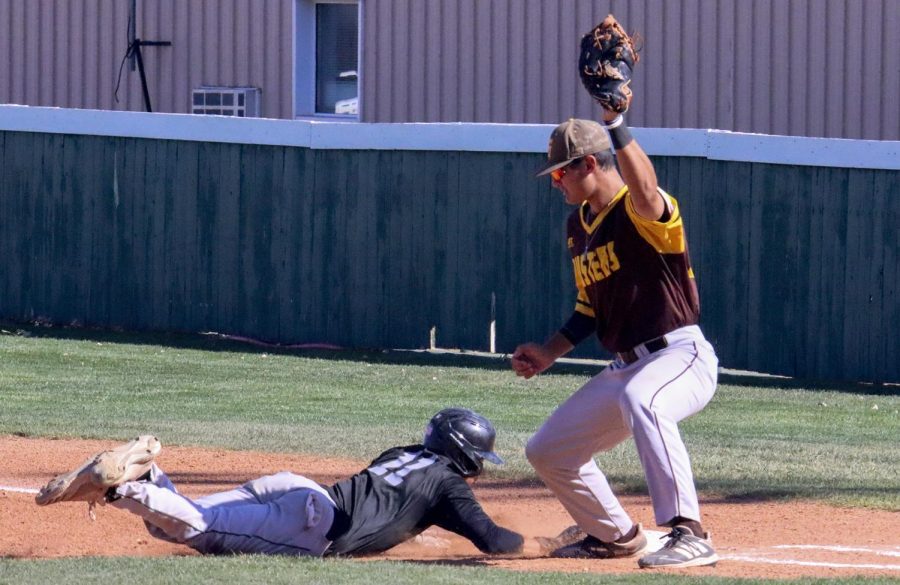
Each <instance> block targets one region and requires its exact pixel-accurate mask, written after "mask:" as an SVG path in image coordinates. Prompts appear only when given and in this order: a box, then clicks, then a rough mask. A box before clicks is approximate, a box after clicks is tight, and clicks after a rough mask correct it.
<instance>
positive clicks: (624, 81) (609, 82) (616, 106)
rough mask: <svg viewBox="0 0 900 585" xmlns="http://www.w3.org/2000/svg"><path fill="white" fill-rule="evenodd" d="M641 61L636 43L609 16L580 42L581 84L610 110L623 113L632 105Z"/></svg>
mask: <svg viewBox="0 0 900 585" xmlns="http://www.w3.org/2000/svg"><path fill="white" fill-rule="evenodd" d="M638 61H639V57H638V54H637V50H635V48H634V42H633V41H632V39H631V37H630V36H628V33H626V32H625V29H623V28H622V26H621V25H620V24H619V23H618V22H617V21H616V19H615V17H614V16H613V15H612V14H610V15H609V16H607V17H606V18H604V19H603V22H601V23H600V24H598V25H597V26H595V27H594V30H592V31H591V32H589V33H588V34H586V35H584V37H582V39H581V57H580V58H579V59H578V74H579V75H580V76H581V83H583V84H584V87H585V89H587V91H588V93H589V94H591V97H593V98H594V99H595V100H597V101H598V102H600V105H602V106H603V107H604V108H606V109H607V110H611V111H613V112H616V113H619V114H621V113H623V112H625V110H627V109H628V105H629V104H630V103H631V88H630V87H628V85H629V84H630V83H631V74H632V72H633V71H634V65H635V63H637V62H638Z"/></svg>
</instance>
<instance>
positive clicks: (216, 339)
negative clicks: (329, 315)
mask: <svg viewBox="0 0 900 585" xmlns="http://www.w3.org/2000/svg"><path fill="white" fill-rule="evenodd" d="M0 335H14V336H22V337H36V338H49V339H63V340H75V341H94V342H104V343H116V344H132V345H159V346H165V347H169V348H176V349H195V350H201V351H223V352H235V353H247V354H263V353H265V354H270V355H285V356H296V357H303V358H311V359H321V360H332V361H343V362H365V363H376V364H388V365H403V366H433V367H441V366H442V367H459V368H477V369H482V370H495V371H503V372H508V371H509V370H510V365H509V356H508V355H504V354H499V355H484V354H483V353H480V352H466V351H459V352H456V351H454V352H446V353H445V352H429V351H425V350H385V349H379V348H353V349H320V348H315V347H309V348H299V347H289V346H285V345H279V344H272V343H266V342H265V341H260V340H251V339H248V340H246V341H242V340H235V339H229V338H226V337H223V336H221V335H218V334H214V333H178V332H159V331H139V332H133V331H113V330H109V329H95V328H86V327H63V326H53V325H50V326H45V325H41V324H35V323H20V322H12V321H4V320H0ZM310 345H316V344H310ZM602 367H603V366H602V365H600V364H597V363H567V362H563V363H557V364H555V365H554V366H553V367H552V368H551V369H550V370H548V373H551V374H562V375H574V376H586V377H590V376H593V375H595V374H597V373H598V372H599V371H600V370H601V369H602ZM719 383H720V384H723V385H729V386H745V387H760V388H788V389H797V390H814V391H821V390H830V391H837V392H847V393H853V394H868V395H875V396H900V384H888V385H884V384H872V383H863V382H843V381H811V380H800V379H795V378H787V377H782V376H769V375H765V374H754V373H746V374H736V373H724V372H723V373H720V374H719ZM573 389H574V388H573Z"/></svg>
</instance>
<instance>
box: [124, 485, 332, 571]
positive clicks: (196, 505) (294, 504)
mask: <svg viewBox="0 0 900 585" xmlns="http://www.w3.org/2000/svg"><path fill="white" fill-rule="evenodd" d="M154 471H157V473H153V474H152V475H151V477H150V480H149V481H133V482H128V483H125V484H123V485H121V486H119V487H118V488H116V490H115V494H114V495H113V497H112V498H111V505H113V506H115V507H117V508H120V509H123V510H127V511H129V512H132V513H134V514H136V515H138V516H140V517H141V518H143V519H144V522H145V523H146V524H147V527H148V529H149V530H150V532H151V534H153V535H154V536H156V537H158V538H162V539H164V540H168V541H170V542H178V543H182V544H186V545H188V546H190V547H191V548H193V549H195V550H197V551H199V552H202V553H208V554H234V553H263V554H285V555H302V556H320V555H321V554H322V553H323V552H324V551H325V549H326V548H327V547H328V545H329V544H330V542H329V541H328V540H327V538H326V535H327V532H328V529H329V528H330V527H331V524H332V522H333V520H334V504H333V502H332V501H331V499H330V498H329V497H328V494H327V492H326V491H325V490H324V489H323V488H322V487H321V486H319V485H318V484H315V482H312V481H311V480H309V479H307V478H305V477H302V476H299V475H294V474H291V473H280V474H276V475H271V476H266V477H263V478H259V479H257V480H253V481H251V482H248V483H246V484H244V485H243V486H241V487H239V488H236V489H234V490H229V491H227V492H220V493H216V494H212V495H209V496H206V497H204V498H199V499H197V500H191V499H190V498H187V497H184V496H182V495H181V494H179V493H177V491H176V490H174V486H171V482H168V480H167V478H166V477H165V475H164V474H162V473H161V472H159V471H158V469H157V470H154ZM169 486H171V488H170V487H169Z"/></svg>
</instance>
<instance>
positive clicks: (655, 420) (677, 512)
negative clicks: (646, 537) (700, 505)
mask: <svg viewBox="0 0 900 585" xmlns="http://www.w3.org/2000/svg"><path fill="white" fill-rule="evenodd" d="M693 345H694V357H692V358H691V362H690V363H689V364H688V365H687V366H686V367H685V368H684V369H683V370H682V371H681V372H679V373H678V375H677V376H675V377H674V378H672V379H671V380H669V381H668V382H666V383H665V384H663V385H662V386H660V388H659V390H657V391H656V392H654V393H653V398H651V399H650V410H651V411H653V401H654V400H656V397H657V396H658V395H659V393H660V392H662V391H663V389H664V388H665V387H666V386H668V385H669V384H671V383H672V382H674V381H675V380H677V379H678V378H680V377H681V376H683V375H684V374H686V373H687V371H688V370H690V369H691V368H692V367H693V366H694V363H695V362H696V361H697V358H698V357H699V355H700V352H699V351H698V350H697V342H696V341H695V342H694V343H693ZM653 424H654V425H656V432H657V433H659V440H660V442H661V443H662V445H663V449H665V450H666V462H668V464H669V472H670V473H671V474H672V484H673V485H674V487H675V515H676V516H681V496H680V494H679V493H678V481H676V478H675V466H674V465H672V457H671V456H670V455H669V447H668V445H666V438H665V435H663V432H662V428H661V427H660V426H659V418H658V417H657V416H656V411H653Z"/></svg>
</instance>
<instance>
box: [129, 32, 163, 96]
mask: <svg viewBox="0 0 900 585" xmlns="http://www.w3.org/2000/svg"><path fill="white" fill-rule="evenodd" d="M171 46H172V43H170V42H169V41H142V40H141V39H134V41H132V43H131V44H130V45H129V46H128V52H127V53H125V58H126V59H128V58H130V57H134V59H135V60H136V61H137V68H138V72H139V73H140V74H141V90H143V92H144V109H146V110H147V111H148V112H152V111H153V106H152V105H151V104H150V91H149V90H148V89H147V75H146V74H145V73H144V58H143V56H142V55H141V47H171Z"/></svg>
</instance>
